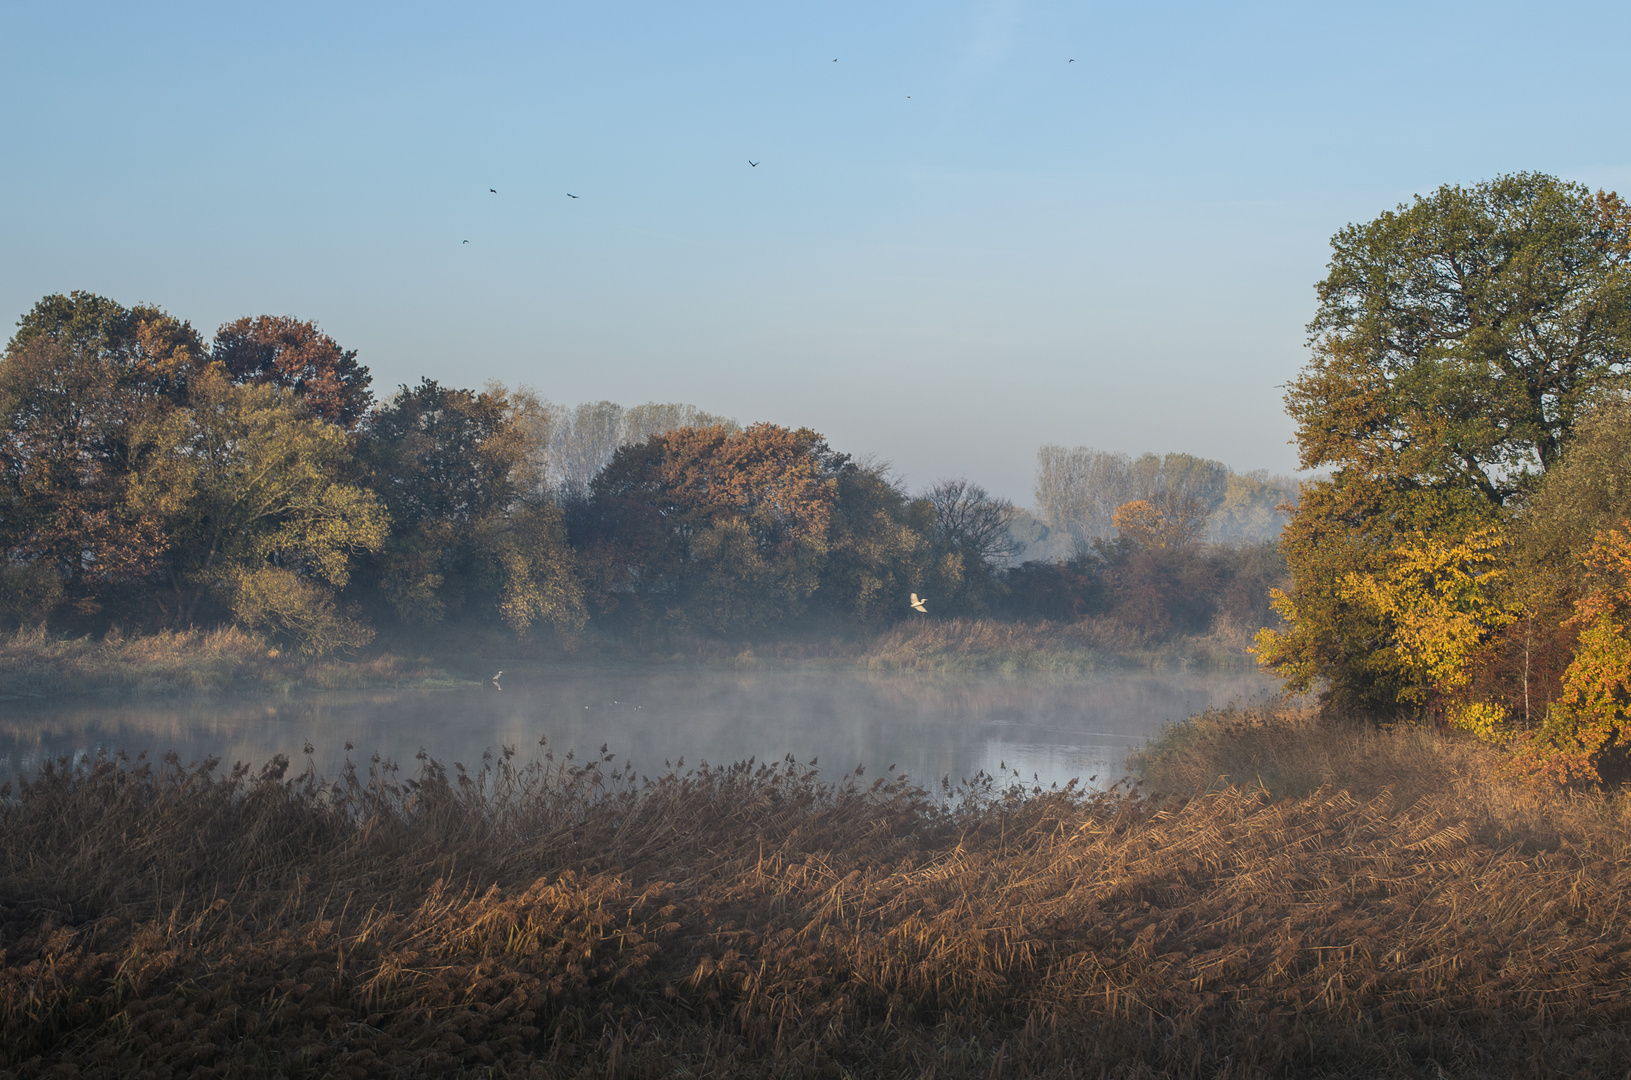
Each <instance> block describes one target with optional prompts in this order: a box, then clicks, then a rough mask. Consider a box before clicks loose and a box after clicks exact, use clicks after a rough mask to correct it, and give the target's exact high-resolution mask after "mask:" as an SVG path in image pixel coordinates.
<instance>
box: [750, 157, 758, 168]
mask: <svg viewBox="0 0 1631 1080" xmlns="http://www.w3.org/2000/svg"><path fill="white" fill-rule="evenodd" d="M748 164H749V165H752V166H753V167H754V168H755V169H757V168H758V167H759V163H758V162H757V161H754V160H752V159H749V160H748Z"/></svg>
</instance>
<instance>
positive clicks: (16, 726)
mask: <svg viewBox="0 0 1631 1080" xmlns="http://www.w3.org/2000/svg"><path fill="white" fill-rule="evenodd" d="M1273 686H1274V684H1273V683H1272V682H1271V681H1270V680H1267V679H1265V678H1264V677H1262V676H1261V675H1258V674H1256V673H1255V672H1232V673H1203V672H1178V671H1169V672H1121V671H1117V672H1101V673H1096V674H1092V675H1087V676H1073V677H1048V676H1035V677H1024V678H1020V677H1012V676H944V675H923V674H891V675H879V674H872V673H866V672H854V671H842V670H840V671H819V670H793V671H788V670H756V671H719V670H670V669H658V670H653V669H638V670H604V669H601V670H584V669H573V670H563V671H552V672H540V673H531V674H523V673H511V674H506V675H505V676H504V687H503V689H502V690H500V689H498V688H496V687H492V686H486V687H470V688H467V689H457V690H440V691H413V692H382V693H347V694H314V695H307V696H295V697H290V698H276V699H265V698H255V699H250V698H221V699H213V700H190V701H169V702H159V701H154V702H129V701H125V702H116V701H111V700H108V701H94V702H86V701H79V702H74V703H71V704H57V705H42V704H33V703H30V704H21V703H17V702H4V703H0V774H11V773H14V772H17V771H23V772H28V771H31V770H33V769H34V768H36V767H38V764H39V763H40V762H41V761H42V760H46V759H49V758H55V757H60V756H63V755H68V756H70V757H79V758H83V757H85V756H87V755H94V754H96V753H97V752H98V751H101V750H112V749H118V748H123V749H124V750H126V751H127V752H129V753H130V754H132V755H133V756H134V755H135V754H136V753H137V752H138V751H142V750H145V751H147V752H148V753H149V755H150V756H151V755H156V754H162V753H163V752H165V751H167V750H172V749H173V750H175V751H177V752H178V753H179V754H180V755H181V757H182V758H183V760H195V759H198V758H202V757H205V756H215V757H219V758H221V759H222V760H223V761H225V762H234V761H245V762H248V763H250V764H251V765H253V766H257V767H258V766H259V765H260V764H261V763H263V762H265V761H266V760H267V759H268V758H270V757H271V756H272V755H273V754H277V753H284V754H288V755H290V756H291V757H294V758H296V759H298V758H299V756H300V751H301V747H302V745H303V744H305V743H306V742H310V743H311V744H312V745H313V747H314V748H315V753H314V757H315V759H316V763H317V766H318V768H319V769H321V770H323V771H324V772H326V773H328V774H330V775H332V774H333V773H334V772H335V771H336V770H337V769H338V767H339V765H340V763H341V761H342V759H343V757H344V744H345V743H346V742H347V741H349V742H351V743H353V744H354V745H355V746H356V752H355V754H354V755H353V757H354V759H359V760H361V759H366V758H367V756H368V755H370V754H373V753H377V754H379V755H380V756H381V757H385V758H390V759H392V760H395V761H397V762H400V763H405V764H406V765H409V766H411V765H412V764H413V757H414V755H415V754H416V753H417V752H418V751H419V750H420V748H424V749H425V750H426V751H427V752H428V753H430V755H431V756H433V757H435V758H437V759H438V760H440V761H442V762H444V763H447V762H453V761H459V762H464V763H465V764H467V765H468V764H473V763H475V762H477V761H478V760H479V759H480V757H481V754H482V752H483V751H484V750H487V749H493V748H496V747H498V746H501V745H506V744H508V745H512V746H516V747H518V748H519V749H520V750H521V752H522V753H523V754H526V753H528V752H529V751H530V750H531V749H532V748H534V747H536V746H537V745H538V743H539V740H540V739H547V741H548V745H549V747H550V748H551V749H553V750H554V751H555V752H556V753H557V755H559V754H562V753H564V752H566V751H567V750H573V751H575V752H576V753H577V754H579V755H580V756H582V755H584V754H586V753H594V752H596V751H598V749H599V747H600V746H601V745H602V744H605V745H606V746H607V747H608V748H609V749H610V750H611V752H613V753H615V754H616V755H617V760H618V761H619V762H632V763H633V764H634V766H635V767H636V769H638V770H639V771H640V772H643V773H646V774H648V775H649V774H653V773H656V772H659V771H661V770H663V769H664V767H665V763H667V762H675V763H678V762H679V760H680V759H681V758H683V759H684V760H685V761H686V763H687V764H697V763H699V762H701V761H708V762H713V763H721V762H730V761H736V760H741V759H743V758H748V757H756V758H758V759H759V760H761V761H763V760H775V759H779V758H781V757H782V756H783V755H785V754H789V753H790V754H793V755H794V756H795V757H797V758H798V759H799V760H800V761H805V762H808V761H810V760H812V759H819V765H820V768H821V769H822V771H824V772H826V773H828V774H829V775H836V774H837V773H839V772H842V771H846V770H849V769H853V768H854V767H855V766H856V765H858V764H864V765H865V766H866V767H867V769H868V771H869V773H871V774H878V773H881V772H882V771H883V770H884V769H885V767H886V766H888V765H890V764H895V765H897V766H899V768H901V769H903V770H905V771H907V772H908V773H910V774H911V775H912V776H914V777H915V778H917V779H918V780H919V781H921V782H925V783H937V782H938V781H939V779H940V778H941V777H942V776H949V777H951V778H952V779H953V780H957V779H960V778H962V777H966V776H972V775H973V774H974V773H976V772H979V771H980V770H982V769H983V770H985V771H986V772H990V773H993V774H995V773H996V772H998V769H999V767H1000V766H1005V767H1007V768H1008V769H1010V770H1018V772H1019V773H1020V774H1021V775H1022V776H1023V777H1024V778H1025V779H1027V780H1029V779H1031V777H1032V776H1033V775H1034V776H1035V777H1036V778H1038V779H1040V780H1041V781H1042V782H1043V783H1052V782H1060V783H1063V782H1064V781H1066V780H1068V779H1070V778H1072V777H1079V778H1081V779H1083V780H1084V781H1085V780H1087V779H1088V778H1089V777H1093V776H1096V777H1097V778H1098V779H1097V781H1096V783H1097V784H1098V785H1103V784H1107V783H1110V782H1113V781H1114V780H1115V779H1116V778H1119V777H1120V776H1121V775H1122V774H1123V769H1124V759H1125V757H1126V754H1127V751H1128V750H1129V749H1131V748H1134V747H1136V746H1138V745H1140V744H1142V742H1143V740H1144V739H1145V738H1146V737H1147V736H1148V735H1151V734H1153V733H1154V732H1156V731H1159V730H1160V728H1161V725H1162V724H1163V723H1165V722H1167V721H1171V720H1179V719H1182V718H1183V717H1185V716H1188V715H1190V714H1192V713H1194V712H1197V711H1199V710H1200V709H1203V708H1205V707H1207V706H1209V705H1220V704H1225V703H1228V702H1230V701H1237V700H1251V699H1255V698H1260V697H1262V696H1264V695H1265V694H1267V693H1270V692H1271V691H1272V689H1273Z"/></svg>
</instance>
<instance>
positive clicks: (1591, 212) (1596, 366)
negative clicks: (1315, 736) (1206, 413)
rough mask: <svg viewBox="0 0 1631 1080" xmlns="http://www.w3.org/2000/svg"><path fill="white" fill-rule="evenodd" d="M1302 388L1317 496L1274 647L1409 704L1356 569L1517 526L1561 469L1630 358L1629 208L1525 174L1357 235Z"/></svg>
mask: <svg viewBox="0 0 1631 1080" xmlns="http://www.w3.org/2000/svg"><path fill="white" fill-rule="evenodd" d="M1331 247H1332V258H1331V263H1330V272H1329V274H1328V275H1327V276H1326V278H1325V280H1323V281H1322V282H1320V283H1319V285H1318V295H1319V307H1318V310H1317V312H1316V314H1315V317H1314V319H1313V321H1312V322H1311V323H1310V324H1309V331H1310V333H1311V335H1312V337H1311V340H1310V345H1311V348H1312V356H1311V358H1310V360H1309V363H1308V366H1307V367H1306V368H1305V369H1304V371H1303V372H1302V374H1301V375H1300V376H1299V377H1298V378H1297V379H1296V380H1295V381H1293V382H1292V383H1291V385H1290V387H1289V389H1288V392H1287V395H1286V402H1287V408H1288V411H1289V412H1290V414H1291V416H1292V417H1293V419H1295V420H1296V422H1297V445H1298V448H1299V451H1300V454H1301V459H1302V465H1303V467H1304V468H1308V469H1331V470H1333V471H1332V474H1331V475H1330V477H1329V478H1328V479H1323V480H1319V481H1316V482H1313V483H1311V484H1309V485H1307V486H1306V487H1305V488H1304V491H1303V494H1302V499H1301V503H1300V505H1299V507H1298V509H1297V512H1296V514H1295V516H1294V518H1293V519H1292V521H1291V522H1290V524H1289V525H1288V526H1287V529H1286V532H1285V536H1284V546H1285V552H1286V558H1287V564H1288V567H1289V569H1290V572H1291V588H1290V589H1289V590H1288V592H1287V594H1286V595H1284V596H1282V597H1281V598H1280V600H1279V603H1278V607H1279V609H1280V611H1281V613H1282V614H1283V615H1285V616H1286V617H1287V620H1288V628H1287V629H1286V630H1285V631H1284V632H1282V633H1276V634H1269V635H1266V636H1265V637H1264V638H1263V639H1261V642H1260V645H1261V649H1262V652H1261V656H1262V659H1263V660H1264V662H1265V663H1267V664H1268V665H1270V666H1271V667H1273V668H1275V669H1276V670H1278V671H1279V672H1280V673H1281V674H1283V675H1286V676H1288V677H1290V679H1291V684H1292V686H1293V687H1295V688H1299V689H1308V688H1311V687H1313V686H1315V685H1318V684H1322V683H1323V684H1324V686H1325V687H1326V690H1327V693H1328V695H1329V697H1330V699H1331V700H1333V701H1334V702H1336V703H1340V704H1346V705H1357V706H1361V707H1365V708H1371V709H1377V708H1390V707H1396V706H1397V704H1398V702H1399V701H1400V700H1402V699H1401V694H1404V693H1405V691H1406V690H1407V689H1408V686H1407V684H1408V673H1407V672H1404V671H1402V670H1401V669H1399V667H1398V665H1397V663H1396V657H1397V650H1396V649H1395V648H1394V647H1393V645H1394V643H1393V641H1392V640H1391V638H1390V636H1389V634H1390V631H1389V628H1388V626H1387V624H1386V623H1385V622H1384V621H1381V620H1379V619H1378V618H1377V617H1376V616H1375V613H1374V612H1370V611H1368V610H1367V609H1365V608H1364V607H1363V606H1362V605H1357V604H1356V603H1354V601H1353V599H1352V596H1351V595H1350V594H1351V590H1349V589H1348V588H1347V585H1346V583H1347V582H1348V581H1349V580H1350V579H1349V575H1351V574H1352V575H1361V576H1363V575H1375V574H1378V573H1382V572H1383V571H1384V569H1385V567H1386V565H1387V564H1388V561H1389V560H1390V559H1391V558H1393V557H1394V553H1395V552H1396V551H1397V550H1398V549H1399V547H1400V545H1401V544H1404V543H1406V542H1409V541H1410V540H1411V538H1412V537H1415V536H1417V535H1418V534H1421V535H1427V536H1435V537H1446V538H1455V537H1460V536H1464V535H1466V534H1468V533H1470V532H1471V531H1472V530H1474V529H1476V528H1479V527H1482V526H1484V525H1487V524H1490V523H1492V522H1497V521H1500V520H1502V519H1503V518H1504V517H1505V516H1506V515H1507V514H1508V513H1510V511H1511V508H1512V506H1513V504H1514V499H1515V497H1517V496H1520V495H1523V494H1524V493H1526V492H1530V491H1533V490H1534V489H1535V488H1536V487H1537V486H1538V481H1539V478H1540V477H1541V476H1542V475H1543V474H1544V472H1545V470H1547V469H1550V468H1553V467H1554V466H1556V465H1557V464H1558V463H1559V462H1560V461H1561V460H1562V458H1563V453H1564V449H1565V447H1566V446H1567V445H1568V442H1569V440H1570V437H1571V434H1572V432H1573V429H1574V426H1575V424H1576V421H1577V419H1578V417H1579V416H1580V415H1581V413H1582V410H1583V409H1585V408H1587V407H1589V406H1590V405H1591V404H1592V403H1593V402H1594V401H1595V400H1597V399H1599V398H1600V397H1601V396H1602V395H1603V394H1604V393H1605V392H1606V391H1607V390H1608V389H1609V388H1611V387H1613V386H1615V385H1619V384H1620V383H1621V382H1622V381H1623V378H1624V375H1625V373H1626V371H1627V370H1628V366H1631V271H1628V267H1627V259H1628V258H1631V210H1628V208H1627V207H1626V206H1625V204H1624V203H1623V202H1622V201H1621V199H1620V198H1619V197H1618V196H1617V195H1614V194H1609V193H1603V192H1598V193H1596V194H1593V193H1592V192H1590V191H1589V190H1587V189H1586V188H1584V187H1581V186H1580V185H1577V184H1570V183H1565V182H1563V181H1560V180H1557V179H1555V178H1553V177H1549V176H1543V175H1539V174H1533V173H1520V174H1516V175H1511V176H1502V177H1497V178H1496V179H1494V180H1491V181H1488V182H1486V183H1482V184H1478V185H1476V186H1473V187H1451V186H1446V187H1442V188H1440V189H1439V190H1438V191H1436V192H1434V193H1433V194H1432V195H1430V196H1426V197H1418V198H1417V199H1415V200H1414V201H1413V202H1412V203H1410V204H1408V205H1403V206H1400V207H1398V208H1397V209H1396V210H1393V211H1390V212H1387V213H1384V214H1382V215H1380V216H1379V217H1377V218H1376V219H1375V220H1373V221H1370V222H1368V223H1365V224H1362V225H1350V226H1349V227H1347V228H1345V229H1343V230H1342V231H1341V232H1339V233H1338V234H1337V235H1336V236H1335V237H1333V238H1332V241H1331Z"/></svg>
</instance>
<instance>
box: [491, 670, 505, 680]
mask: <svg viewBox="0 0 1631 1080" xmlns="http://www.w3.org/2000/svg"><path fill="white" fill-rule="evenodd" d="M502 674H504V672H502V671H500V672H499V673H498V675H502ZM498 675H494V676H493V681H494V682H497V681H498Z"/></svg>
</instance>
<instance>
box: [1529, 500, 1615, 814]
mask: <svg viewBox="0 0 1631 1080" xmlns="http://www.w3.org/2000/svg"><path fill="white" fill-rule="evenodd" d="M1581 566H1582V568H1583V570H1584V572H1585V575H1586V587H1585V589H1584V590H1583V592H1582V593H1581V595H1580V597H1579V599H1578V600H1577V601H1576V602H1575V605H1574V613H1573V615H1572V616H1571V618H1570V620H1569V621H1570V622H1571V623H1572V624H1573V625H1574V626H1575V627H1576V628H1577V629H1578V630H1579V633H1580V637H1579V643H1578V646H1577V648H1576V650H1575V654H1574V658H1573V660H1572V661H1571V663H1570V664H1569V667H1568V670H1567V671H1565V672H1564V675H1563V686H1562V692H1561V693H1560V694H1559V695H1558V698H1557V700H1555V701H1553V702H1551V704H1550V706H1549V708H1548V710H1547V714H1546V718H1545V721H1544V723H1542V724H1541V725H1539V726H1538V727H1537V728H1535V729H1533V730H1529V731H1524V732H1521V733H1520V734H1519V737H1518V740H1517V742H1518V746H1517V754H1516V764H1517V766H1518V768H1519V769H1520V770H1521V771H1524V772H1527V773H1529V774H1531V775H1533V776H1539V777H1546V778H1548V779H1552V780H1556V781H1562V782H1570V781H1579V780H1589V781H1599V780H1602V779H1605V778H1606V777H1605V776H1604V773H1605V772H1609V771H1612V773H1615V774H1618V776H1617V778H1623V777H1624V776H1625V774H1626V773H1627V771H1628V770H1627V766H1628V765H1631V521H1625V522H1621V523H1620V526H1619V527H1618V528H1611V529H1604V530H1602V531H1601V532H1599V533H1597V535H1596V536H1595V537H1594V538H1593V540H1592V543H1591V546H1590V547H1589V548H1588V549H1587V550H1586V552H1585V553H1584V555H1583V557H1582V559H1581ZM1605 766H1611V769H1605Z"/></svg>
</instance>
